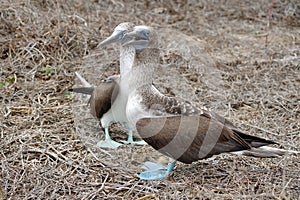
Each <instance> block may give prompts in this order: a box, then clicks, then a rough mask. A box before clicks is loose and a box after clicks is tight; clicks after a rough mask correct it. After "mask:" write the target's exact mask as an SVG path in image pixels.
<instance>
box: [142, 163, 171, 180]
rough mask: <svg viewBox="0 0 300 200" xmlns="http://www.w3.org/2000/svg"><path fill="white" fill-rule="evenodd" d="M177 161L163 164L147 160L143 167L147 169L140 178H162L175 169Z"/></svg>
mask: <svg viewBox="0 0 300 200" xmlns="http://www.w3.org/2000/svg"><path fill="white" fill-rule="evenodd" d="M174 167H175V162H171V163H169V164H168V166H163V165H160V164H157V163H153V162H145V163H144V166H143V168H144V169H147V171H144V172H141V173H140V174H139V178H140V179H141V180H162V179H164V178H166V177H168V176H169V175H170V173H171V172H172V171H173V170H174Z"/></svg>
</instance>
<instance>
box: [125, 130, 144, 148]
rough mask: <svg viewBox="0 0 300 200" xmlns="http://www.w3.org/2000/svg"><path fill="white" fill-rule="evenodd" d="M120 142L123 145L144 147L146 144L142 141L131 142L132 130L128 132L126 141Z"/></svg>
mask: <svg viewBox="0 0 300 200" xmlns="http://www.w3.org/2000/svg"><path fill="white" fill-rule="evenodd" d="M121 142H123V143H124V144H137V145H145V144H147V143H146V142H145V141H144V140H140V141H133V134H132V130H131V129H129V130H128V139H127V141H125V140H121Z"/></svg>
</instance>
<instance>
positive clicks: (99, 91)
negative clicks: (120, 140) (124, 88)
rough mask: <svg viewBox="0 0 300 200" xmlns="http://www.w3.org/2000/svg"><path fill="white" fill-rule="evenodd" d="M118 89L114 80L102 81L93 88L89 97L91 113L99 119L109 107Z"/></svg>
mask: <svg viewBox="0 0 300 200" xmlns="http://www.w3.org/2000/svg"><path fill="white" fill-rule="evenodd" d="M118 91H119V85H118V84H117V83H116V82H115V81H109V82H102V83H100V85H99V86H97V87H96V88H95V89H94V92H93V94H92V96H91V99H90V109H91V114H92V115H93V116H94V117H96V118H98V119H100V118H101V117H102V116H103V114H105V113H106V112H107V111H109V109H110V108H111V105H112V103H113V102H114V101H115V99H116V96H117V94H118Z"/></svg>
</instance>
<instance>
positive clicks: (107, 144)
mask: <svg viewBox="0 0 300 200" xmlns="http://www.w3.org/2000/svg"><path fill="white" fill-rule="evenodd" d="M104 132H105V140H101V141H99V142H98V143H97V146H98V147H101V148H111V149H116V148H118V147H119V146H121V145H122V144H121V143H119V142H116V141H113V140H112V139H111V138H110V135H109V132H108V127H104Z"/></svg>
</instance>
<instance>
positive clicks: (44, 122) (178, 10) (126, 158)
mask: <svg viewBox="0 0 300 200" xmlns="http://www.w3.org/2000/svg"><path fill="white" fill-rule="evenodd" d="M0 16H1V17H0V21H1V23H0V36H1V37H0V58H1V60H0V63H1V64H0V65H1V68H0V74H1V76H0V102H1V105H0V110H1V115H0V137H1V140H0V199H300V160H299V155H298V156H297V155H285V156H283V157H281V158H274V159H257V158H249V157H236V156H233V155H228V154H224V155H219V156H215V157H213V158H210V159H207V160H203V161H199V162H196V163H193V164H191V165H185V164H178V165H177V166H176V168H175V172H174V174H173V175H172V176H171V178H170V179H168V180H163V181H141V180H139V179H138V177H137V173H138V172H140V171H141V169H140V165H141V163H143V162H144V161H146V160H157V159H160V160H163V161H164V159H165V158H162V157H161V155H160V154H158V153H157V152H155V151H154V150H153V149H152V148H150V147H139V146H130V145H129V146H122V147H121V148H119V149H117V150H103V149H100V148H98V147H97V146H96V145H95V144H96V143H97V141H98V140H100V139H101V138H102V137H103V134H102V133H103V132H102V130H101V128H100V127H99V122H97V120H95V119H93V118H92V116H91V115H90V114H89V112H88V107H87V106H86V103H87V98H86V97H84V96H80V95H73V94H70V93H68V92H67V90H68V89H69V88H72V87H74V85H75V86H76V85H79V82H78V80H77V79H76V78H75V74H74V72H76V71H78V72H80V73H81V74H82V75H83V76H84V77H85V78H86V79H87V80H88V81H89V82H90V83H92V84H97V83H99V81H101V80H102V79H104V78H105V77H107V76H109V75H112V74H118V73H119V69H118V65H119V63H118V46H117V45H115V46H112V47H108V48H106V49H102V50H99V49H96V46H97V44H98V42H99V41H101V40H103V39H104V38H105V37H107V36H108V35H109V34H110V33H111V32H112V30H113V28H114V27H115V26H116V25H117V24H119V23H121V22H124V21H131V22H133V23H135V24H147V25H151V26H153V27H155V28H157V30H159V32H160V33H161V34H160V35H161V56H160V60H161V64H162V65H163V66H164V67H162V68H161V69H158V70H157V76H156V79H155V82H154V84H155V85H156V86H157V87H158V88H159V89H160V91H162V92H163V93H165V94H167V95H171V96H180V97H183V98H186V99H188V100H192V101H194V102H195V103H196V104H198V105H199V106H204V107H207V108H209V109H211V110H214V111H215V112H217V113H219V114H221V115H223V116H225V117H227V118H228V119H230V120H232V121H233V122H234V123H235V124H236V125H237V126H239V127H241V129H242V130H244V131H245V132H247V133H249V134H253V135H257V136H260V137H263V138H267V139H271V140H274V141H276V142H278V143H279V144H280V145H279V146H278V147H280V148H285V149H290V150H298V151H299V150H300V120H299V119H300V89H299V88H300V61H299V60H300V59H299V55H300V50H299V49H300V28H299V27H300V24H299V23H300V6H299V3H298V1H296V0H290V1H275V0H274V1H270V2H267V1H260V2H254V1H236V0H233V1H178V2H177V1H171V2H169V1H168V2H167V1H146V2H143V1H141V2H134V1H132V2H125V1H121V0H120V1H119V0H118V1H81V0H70V1H62V0H57V1H38V0H31V1H29V0H26V1H25V0H22V1H8V0H4V1H1V7H0ZM111 131H112V132H113V134H112V136H113V138H114V139H116V140H120V139H125V138H126V134H125V131H124V127H122V125H120V124H116V125H114V126H113V127H112V130H111Z"/></svg>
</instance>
